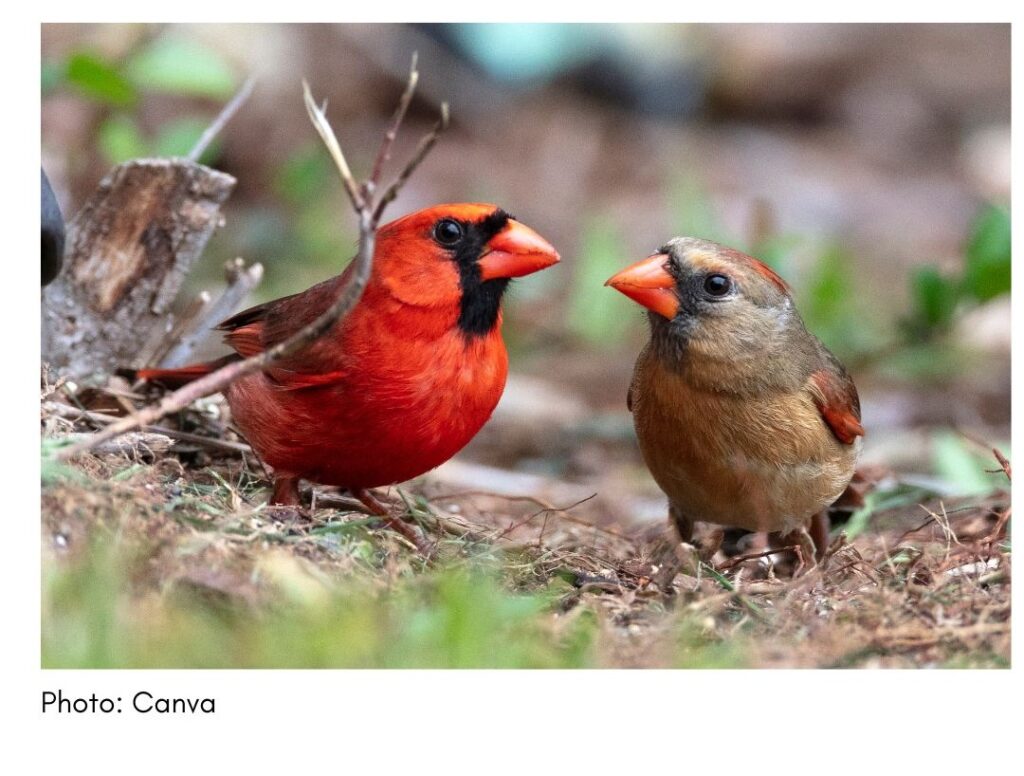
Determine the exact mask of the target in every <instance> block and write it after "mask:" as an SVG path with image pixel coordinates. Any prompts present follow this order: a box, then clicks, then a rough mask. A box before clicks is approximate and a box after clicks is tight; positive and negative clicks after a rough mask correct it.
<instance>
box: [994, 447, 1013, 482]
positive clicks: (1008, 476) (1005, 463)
mask: <svg viewBox="0 0 1024 776" xmlns="http://www.w3.org/2000/svg"><path fill="white" fill-rule="evenodd" d="M992 454H993V455H994V456H995V457H996V460H997V461H999V466H1000V467H1001V468H1002V470H1003V473H1004V474H1005V475H1006V479H1008V480H1010V481H1011V482H1012V481H1013V476H1012V474H1011V471H1010V462H1009V461H1008V460H1006V456H1005V455H1003V454H1002V453H1001V452H999V450H998V449H997V448H995V447H993V448H992Z"/></svg>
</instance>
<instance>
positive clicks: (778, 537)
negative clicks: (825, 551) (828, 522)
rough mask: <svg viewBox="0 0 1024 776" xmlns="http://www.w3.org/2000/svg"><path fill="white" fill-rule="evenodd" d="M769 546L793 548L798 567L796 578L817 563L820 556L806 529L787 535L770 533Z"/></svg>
mask: <svg viewBox="0 0 1024 776" xmlns="http://www.w3.org/2000/svg"><path fill="white" fill-rule="evenodd" d="M826 535H827V534H826ZM768 544H769V546H771V547H774V548H776V549H780V550H781V549H783V548H787V547H791V548H793V550H794V552H795V553H796V558H797V565H796V568H795V569H794V570H793V576H794V577H798V576H800V575H801V574H803V572H804V571H805V570H807V569H809V568H811V567H813V566H814V565H815V563H816V562H817V561H816V559H817V557H818V555H817V552H816V550H815V546H814V540H813V539H812V538H811V534H810V532H809V531H808V530H807V529H806V528H797V529H796V530H795V531H790V532H789V533H786V534H782V533H778V532H775V533H770V534H768Z"/></svg>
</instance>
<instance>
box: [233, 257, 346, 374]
mask: <svg viewBox="0 0 1024 776" xmlns="http://www.w3.org/2000/svg"><path fill="white" fill-rule="evenodd" d="M348 274H349V273H348V270H346V271H345V272H344V273H342V274H341V275H340V276H338V277H333V278H330V279H329V280H325V281H323V282H322V283H318V284H317V285H315V286H313V287H312V288H309V289H307V290H306V291H303V292H302V293H299V294H292V295H291V296H285V297H282V298H280V299H275V300H273V301H271V302H264V303H263V304H259V305H256V306H255V307H250V308H249V309H248V310H243V311H242V312H240V313H236V314H235V315H233V316H231V317H230V318H228V319H227V320H226V321H223V322H222V323H221V324H220V325H219V326H217V329H218V330H220V331H224V332H227V333H226V334H225V335H224V341H225V342H227V343H228V344H229V345H230V346H231V347H232V348H234V349H235V352H237V353H238V354H239V355H241V356H244V357H245V358H248V357H249V356H254V355H256V354H258V353H262V352H263V351H265V350H267V349H268V348H272V347H273V346H274V345H276V344H277V343H279V342H283V341H284V340H286V339H288V338H289V337H291V336H292V335H293V334H295V333H296V332H298V331H299V330H300V329H302V328H303V327H305V326H307V325H308V324H310V323H312V322H313V321H315V320H316V319H317V318H319V317H320V316H321V315H322V314H323V313H324V312H326V311H327V309H328V308H329V307H330V306H331V304H333V303H334V300H335V297H336V294H337V290H338V288H339V286H340V285H341V284H342V283H343V282H344V280H345V278H346V277H347V276H348ZM342 360H343V353H342V352H341V350H340V348H339V346H338V340H337V338H336V337H332V336H331V334H330V333H328V334H327V335H325V336H324V337H321V338H320V340H318V341H316V342H314V343H313V344H312V345H310V346H308V347H306V348H304V349H303V350H302V351H300V352H299V353H296V354H293V355H291V356H288V357H286V358H283V359H281V360H280V361H278V362H276V363H275V364H274V366H273V367H271V368H270V369H268V370H267V374H268V375H269V376H270V377H271V378H272V379H273V380H274V382H275V383H277V384H278V386H279V387H280V388H281V389H282V390H295V389H299V388H309V387H312V386H317V385H327V384H329V383H332V382H336V381H337V380H340V379H341V378H342V377H344V368H343V366H342V363H341V362H342Z"/></svg>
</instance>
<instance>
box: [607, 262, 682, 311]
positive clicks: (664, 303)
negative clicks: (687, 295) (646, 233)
mask: <svg viewBox="0 0 1024 776" xmlns="http://www.w3.org/2000/svg"><path fill="white" fill-rule="evenodd" d="M667 261H668V256H667V255H666V254H664V253H656V254H654V255H653V256H648V257H647V258H646V259H644V260H643V261H638V262H637V263H636V264H632V265H630V266H628V267H626V268H625V269H624V270H622V272H620V273H618V274H617V275H612V276H611V277H610V278H608V280H606V281H605V283H604V284H605V285H606V286H611V287H612V288H614V289H615V290H616V291H618V292H619V293H621V294H625V295H626V296H628V297H629V298H630V299H632V300H633V301H634V302H638V303H639V304H642V305H643V306H644V307H646V308H647V309H648V310H651V311H653V312H656V313H657V314H658V315H662V316H664V317H665V318H668V319H669V320H672V319H673V318H675V317H676V313H678V312H679V297H678V296H676V292H675V286H676V279H675V278H674V277H672V275H670V274H669V271H668V269H667V268H666V267H665V263H666V262H667Z"/></svg>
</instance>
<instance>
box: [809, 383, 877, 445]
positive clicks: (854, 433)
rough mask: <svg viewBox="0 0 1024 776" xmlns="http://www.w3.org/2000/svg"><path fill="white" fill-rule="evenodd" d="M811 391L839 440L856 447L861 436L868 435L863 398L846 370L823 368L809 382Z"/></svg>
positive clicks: (823, 417)
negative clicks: (862, 410) (858, 393)
mask: <svg viewBox="0 0 1024 776" xmlns="http://www.w3.org/2000/svg"><path fill="white" fill-rule="evenodd" d="M840 369H841V367H840ZM808 388H810V391H811V395H812V396H813V397H814V403H815V404H816V405H817V407H818V411H819V412H820V413H821V417H822V419H824V421H825V423H826V424H827V425H828V427H829V428H830V429H832V433H833V434H835V436H836V439H838V440H839V441H840V442H842V443H843V444H844V445H852V444H853V442H854V440H855V439H856V438H857V437H859V436H864V427H863V426H862V425H861V424H860V398H859V397H858V396H857V388H856V387H855V386H854V384H853V380H851V379H850V376H849V375H848V374H846V372H845V371H843V372H836V371H833V370H831V369H819V370H818V371H817V372H815V373H814V374H812V375H811V376H810V378H809V379H808Z"/></svg>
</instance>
